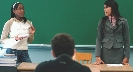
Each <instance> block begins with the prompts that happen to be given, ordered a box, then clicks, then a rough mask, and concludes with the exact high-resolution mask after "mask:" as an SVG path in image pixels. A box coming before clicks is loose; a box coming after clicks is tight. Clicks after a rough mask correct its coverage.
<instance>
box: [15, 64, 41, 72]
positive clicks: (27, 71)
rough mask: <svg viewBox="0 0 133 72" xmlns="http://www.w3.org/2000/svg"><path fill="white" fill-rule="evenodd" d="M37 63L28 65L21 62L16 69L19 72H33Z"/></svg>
mask: <svg viewBox="0 0 133 72" xmlns="http://www.w3.org/2000/svg"><path fill="white" fill-rule="evenodd" d="M37 65H38V63H28V62H22V63H21V64H20V65H19V66H18V67H17V69H18V70H19V71H20V72H34V70H35V68H36V66H37Z"/></svg>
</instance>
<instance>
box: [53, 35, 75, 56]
mask: <svg viewBox="0 0 133 72" xmlns="http://www.w3.org/2000/svg"><path fill="white" fill-rule="evenodd" d="M51 46H52V55H53V56H54V57H55V58H56V57H58V56H60V55H62V54H67V55H69V56H71V57H73V56H74V53H75V51H76V50H75V43H74V40H73V38H72V37H71V36H70V35H69V34H66V33H60V34H56V35H55V36H54V37H53V39H52V41H51Z"/></svg>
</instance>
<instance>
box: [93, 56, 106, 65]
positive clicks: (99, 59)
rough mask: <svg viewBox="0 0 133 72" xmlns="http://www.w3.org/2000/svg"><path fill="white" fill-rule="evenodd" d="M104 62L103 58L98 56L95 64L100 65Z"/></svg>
mask: <svg viewBox="0 0 133 72" xmlns="http://www.w3.org/2000/svg"><path fill="white" fill-rule="evenodd" d="M101 63H102V64H104V62H103V61H102V60H101V58H100V57H96V62H94V63H93V64H94V65H99V64H101Z"/></svg>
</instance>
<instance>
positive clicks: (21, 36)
mask: <svg viewBox="0 0 133 72" xmlns="http://www.w3.org/2000/svg"><path fill="white" fill-rule="evenodd" d="M24 13H25V12H24V6H23V4H22V3H19V2H16V3H14V4H13V5H12V7H11V18H10V20H8V21H7V22H6V23H5V25H4V27H3V31H2V34H1V39H2V40H3V42H2V43H3V48H7V51H6V53H7V54H15V55H16V56H17V63H19V62H31V59H30V57H29V54H28V45H27V44H28V43H31V42H32V41H33V39H34V32H35V28H34V27H33V25H32V24H31V22H30V21H28V20H27V19H26V17H24Z"/></svg>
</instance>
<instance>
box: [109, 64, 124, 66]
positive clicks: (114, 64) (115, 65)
mask: <svg viewBox="0 0 133 72" xmlns="http://www.w3.org/2000/svg"><path fill="white" fill-rule="evenodd" d="M107 66H123V65H122V64H107Z"/></svg>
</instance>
